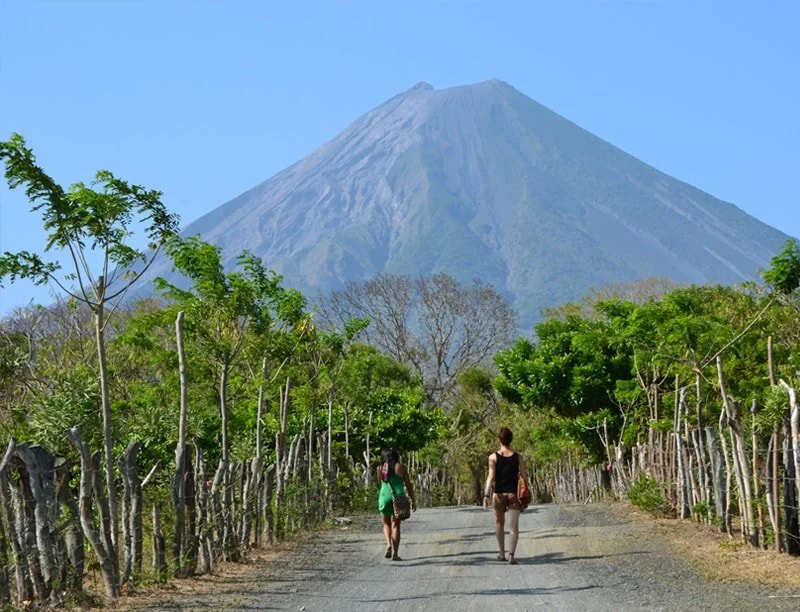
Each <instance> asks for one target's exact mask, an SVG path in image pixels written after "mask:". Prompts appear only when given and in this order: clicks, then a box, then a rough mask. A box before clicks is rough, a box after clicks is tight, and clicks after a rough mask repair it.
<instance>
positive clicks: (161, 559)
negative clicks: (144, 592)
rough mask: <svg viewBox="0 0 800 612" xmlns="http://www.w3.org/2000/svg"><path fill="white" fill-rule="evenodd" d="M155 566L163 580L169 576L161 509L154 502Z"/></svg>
mask: <svg viewBox="0 0 800 612" xmlns="http://www.w3.org/2000/svg"><path fill="white" fill-rule="evenodd" d="M153 568H154V569H155V570H156V574H158V577H159V578H160V579H161V580H164V579H165V578H166V576H167V551H166V546H165V544H164V533H163V532H162V531H161V511H160V510H159V508H158V504H153Z"/></svg>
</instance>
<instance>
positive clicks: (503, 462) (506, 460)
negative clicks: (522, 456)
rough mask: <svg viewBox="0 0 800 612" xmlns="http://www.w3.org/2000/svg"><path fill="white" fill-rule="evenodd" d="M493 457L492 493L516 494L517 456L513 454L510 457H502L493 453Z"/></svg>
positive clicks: (517, 476)
mask: <svg viewBox="0 0 800 612" xmlns="http://www.w3.org/2000/svg"><path fill="white" fill-rule="evenodd" d="M494 456H495V467H494V492H495V493H516V492H517V479H518V478H519V455H518V454H517V453H514V454H513V455H511V456H510V457H504V456H503V455H501V454H500V453H495V454H494Z"/></svg>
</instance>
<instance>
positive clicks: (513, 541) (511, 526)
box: [508, 509, 520, 563]
mask: <svg viewBox="0 0 800 612" xmlns="http://www.w3.org/2000/svg"><path fill="white" fill-rule="evenodd" d="M519 515H520V511H519V510H511V509H509V510H508V531H509V538H508V561H509V563H516V561H517V560H516V558H515V557H514V555H515V554H516V552H517V542H518V541H519Z"/></svg>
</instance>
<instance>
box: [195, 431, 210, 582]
mask: <svg viewBox="0 0 800 612" xmlns="http://www.w3.org/2000/svg"><path fill="white" fill-rule="evenodd" d="M195 449H196V451H195V453H196V454H195V463H194V473H195V477H194V481H195V483H196V485H195V486H196V488H197V523H196V524H195V530H194V539H195V541H196V542H197V548H198V555H197V563H198V566H199V571H200V573H202V574H208V573H210V572H211V571H212V570H213V568H214V556H213V554H212V548H211V542H210V540H209V535H208V533H209V531H208V526H209V524H210V521H209V508H208V482H207V480H206V464H205V458H204V457H203V451H202V449H201V448H200V447H199V446H197V444H196V443H195Z"/></svg>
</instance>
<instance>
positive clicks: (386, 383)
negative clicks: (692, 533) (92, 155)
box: [0, 136, 800, 605]
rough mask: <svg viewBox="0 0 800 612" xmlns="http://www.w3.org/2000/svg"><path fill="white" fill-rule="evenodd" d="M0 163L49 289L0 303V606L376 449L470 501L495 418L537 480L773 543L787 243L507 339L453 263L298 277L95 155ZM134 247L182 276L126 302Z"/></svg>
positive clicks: (493, 297) (315, 487) (299, 511)
mask: <svg viewBox="0 0 800 612" xmlns="http://www.w3.org/2000/svg"><path fill="white" fill-rule="evenodd" d="M0 160H2V161H3V163H4V164H5V171H6V173H5V176H6V179H7V181H8V183H9V185H10V186H11V187H12V188H19V189H22V190H24V191H25V192H26V194H27V196H28V199H29V200H30V202H31V206H32V209H33V210H34V211H35V212H37V213H39V214H40V215H41V217H42V222H43V227H44V229H45V231H46V232H47V233H48V236H49V242H48V247H47V249H46V250H45V252H43V253H30V252H21V253H4V254H3V255H2V256H0V282H2V283H7V282H14V281H16V280H17V279H19V278H27V279H30V280H33V281H34V282H36V283H47V284H49V285H51V286H53V287H54V288H55V290H56V291H57V292H58V298H57V299H55V301H54V302H53V303H52V304H49V305H46V306H38V305H37V306H28V307H24V308H19V309H17V310H15V311H14V312H13V313H11V314H9V315H8V316H6V317H5V318H4V319H3V320H2V321H0V425H2V428H3V432H4V439H3V440H2V443H3V445H4V446H5V448H6V450H5V454H4V456H3V458H2V461H1V462H0V603H2V604H4V605H20V604H21V602H24V601H29V602H30V601H35V602H38V603H41V604H58V605H66V604H69V603H77V602H81V601H86V599H87V598H92V597H96V596H97V593H90V592H89V591H90V589H88V588H87V582H86V575H87V572H88V571H89V568H93V569H95V568H96V571H97V572H98V573H99V575H100V576H101V580H100V583H101V584H102V596H103V597H105V598H107V599H114V598H117V597H119V596H120V594H121V593H122V592H123V591H124V589H125V588H133V587H135V586H136V585H139V584H143V583H146V582H153V581H164V580H167V579H172V578H187V577H190V576H195V575H199V574H204V573H210V572H213V571H214V570H215V567H217V566H218V564H219V563H220V562H221V561H223V560H224V561H234V562H237V561H243V560H245V559H246V558H247V556H248V552H249V551H251V550H253V549H257V548H265V547H269V546H272V545H275V544H276V543H277V542H279V541H281V540H283V539H285V538H287V537H289V536H291V535H292V534H293V533H296V532H299V531H303V530H306V529H308V528H309V527H310V526H313V525H316V524H320V523H323V522H325V521H327V520H330V519H332V518H333V517H336V516H340V515H342V514H346V513H351V512H354V511H372V509H373V507H374V505H375V500H376V497H377V494H376V483H374V481H373V479H374V469H373V468H374V465H375V463H376V461H377V458H378V456H379V453H380V451H381V449H382V448H384V447H387V446H392V447H394V448H395V449H397V450H398V451H399V452H400V454H401V455H402V456H403V459H404V462H405V463H406V464H407V465H408V466H409V467H410V469H411V472H412V474H413V476H414V478H415V482H416V488H417V490H418V492H419V494H418V497H419V499H420V502H421V504H422V505H445V504H455V503H464V504H474V503H478V502H479V501H480V499H481V496H482V492H481V487H482V484H483V482H484V479H485V465H486V456H487V454H488V453H489V452H491V450H492V449H493V446H494V438H495V433H496V431H497V430H498V428H499V426H500V425H501V424H506V425H508V426H509V427H511V428H512V430H513V431H514V432H515V445H516V447H517V449H518V450H519V451H520V452H521V453H523V454H524V455H525V456H526V458H527V460H528V463H529V464H531V465H532V466H534V468H533V474H532V485H533V488H534V491H535V493H536V495H537V497H538V501H539V502H585V501H591V500H600V499H603V498H628V499H630V501H631V502H632V503H633V504H634V505H636V506H637V507H639V508H641V509H643V510H646V511H648V512H651V513H653V514H655V515H659V516H673V517H677V518H680V519H687V520H693V521H695V522H697V523H703V524H707V525H708V526H709V528H713V529H715V530H718V531H722V532H724V533H727V534H729V536H730V537H731V538H732V540H734V541H736V542H741V543H742V544H743V545H745V546H748V547H752V548H754V549H763V548H772V549H774V550H776V551H779V552H787V553H789V554H791V555H800V533H798V517H797V495H798V486H797V481H796V479H795V474H796V473H797V471H798V470H800V408H798V406H797V403H796V396H795V388H796V386H797V384H798V374H797V373H798V366H800V361H799V360H800V351H799V350H798V341H799V340H800V316H798V311H800V292H798V287H800V246H798V245H797V244H796V243H794V242H790V243H788V244H787V245H786V247H785V249H784V251H783V252H782V253H780V254H778V255H777V256H776V257H775V258H774V259H773V260H772V263H771V266H770V268H769V269H767V270H766V271H765V272H764V275H763V283H761V284H757V283H752V284H744V285H741V286H736V287H721V286H716V287H696V286H692V287H676V286H673V285H671V284H670V283H668V282H666V281H662V280H645V281H641V282H638V283H633V284H629V285H623V286H617V287H606V288H602V289H600V290H598V291H597V292H596V293H595V294H593V295H591V296H589V297H587V298H586V300H585V301H584V302H582V303H579V304H565V305H563V306H561V307H559V308H555V309H552V310H550V311H548V312H546V313H544V317H543V319H542V321H541V322H539V323H538V324H536V326H535V327H534V328H533V330H531V334H530V335H528V336H525V337H517V336H518V331H517V327H516V319H515V315H514V313H513V311H512V310H511V308H510V306H509V304H508V302H507V301H506V299H505V298H504V297H503V296H502V295H501V294H499V293H498V292H497V291H496V290H495V289H493V288H492V287H491V286H487V285H484V284H482V283H480V282H473V283H466V284H465V283H461V282H458V281H456V280H455V279H453V278H452V277H450V276H448V275H446V274H436V275H432V276H427V277H420V278H412V277H408V276H393V275H383V276H380V277H377V278H375V279H372V280H368V281H365V282H363V283H352V284H350V285H348V286H346V287H343V288H342V289H340V290H338V291H336V292H333V293H331V294H329V295H326V296H324V297H323V298H322V299H320V300H318V301H315V302H310V301H309V299H308V298H307V296H304V295H302V294H301V293H299V292H298V291H296V290H293V289H290V288H288V287H287V286H286V285H285V284H284V279H282V278H281V277H280V276H279V275H277V274H275V273H274V272H273V271H272V270H270V269H269V262H263V261H261V260H260V259H259V258H258V257H256V256H254V255H253V254H252V253H248V252H243V253H242V254H241V256H240V257H239V259H238V261H237V263H236V265H235V266H234V267H233V269H228V268H226V267H225V265H224V262H223V259H222V255H221V252H220V249H219V248H218V247H216V246H215V245H212V244H208V243H206V242H204V241H203V239H202V236H191V237H184V236H180V235H179V234H178V233H177V228H178V219H177V218H176V217H175V216H174V215H172V214H171V213H170V212H169V211H168V210H167V208H166V207H165V206H164V204H163V203H162V202H161V194H160V193H159V192H157V191H153V190H149V189H145V188H143V187H140V186H136V185H131V184H129V183H127V182H125V181H122V180H120V179H118V178H116V177H115V176H114V175H113V174H111V173H109V172H105V171H102V172H99V173H98V174H97V176H96V179H95V181H94V182H93V183H91V184H90V185H86V184H83V183H77V184H75V185H73V186H72V187H70V188H63V187H61V186H60V185H58V184H57V183H56V182H55V181H53V179H52V178H51V177H49V176H48V175H47V174H46V172H45V171H44V170H43V169H42V168H40V167H39V166H38V165H37V162H36V159H35V157H34V155H33V152H32V151H31V150H30V149H29V148H28V147H27V145H26V144H25V142H24V140H23V139H22V138H21V137H18V136H14V137H12V138H11V139H10V140H9V141H7V142H3V143H0ZM137 232H140V233H142V232H143V233H144V234H145V235H146V237H147V245H146V247H145V248H138V247H136V246H135V244H138V242H137V241H136V240H134V239H133V237H134V235H135V234H136V233H137ZM160 253H164V254H165V255H166V256H167V257H169V258H170V259H171V261H172V263H173V266H174V268H175V270H177V271H178V272H180V274H181V276H182V279H183V282H181V283H177V282H172V281H169V280H166V279H157V280H156V281H155V283H154V286H153V292H152V293H153V295H154V297H152V298H149V299H144V300H139V301H136V302H133V303H131V302H128V301H126V300H125V295H126V292H127V289H128V288H129V287H130V286H131V285H132V284H133V283H136V282H142V281H141V279H140V276H141V273H142V272H143V271H144V270H146V269H147V267H148V266H149V263H150V262H151V261H152V260H153V258H154V257H156V256H157V255H158V254H160ZM60 261H66V262H68V264H69V265H66V266H64V267H62V265H61V264H60V263H59V262H60ZM95 262H100V263H99V264H95Z"/></svg>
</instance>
